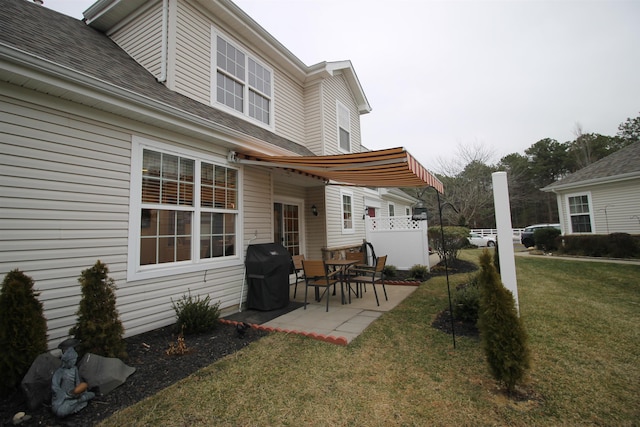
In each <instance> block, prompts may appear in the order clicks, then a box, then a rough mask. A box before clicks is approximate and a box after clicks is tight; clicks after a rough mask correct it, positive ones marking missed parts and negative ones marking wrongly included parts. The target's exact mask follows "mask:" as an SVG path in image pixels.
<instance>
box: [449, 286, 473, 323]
mask: <svg viewBox="0 0 640 427" xmlns="http://www.w3.org/2000/svg"><path fill="white" fill-rule="evenodd" d="M479 305H480V288H479V287H478V276H477V275H471V276H469V281H468V282H467V283H465V284H463V285H460V286H458V287H456V292H455V294H454V296H453V316H454V317H455V318H456V319H459V320H463V321H465V322H473V323H474V324H475V323H476V322H477V321H478V307H479Z"/></svg>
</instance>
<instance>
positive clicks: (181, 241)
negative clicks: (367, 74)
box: [0, 0, 442, 346]
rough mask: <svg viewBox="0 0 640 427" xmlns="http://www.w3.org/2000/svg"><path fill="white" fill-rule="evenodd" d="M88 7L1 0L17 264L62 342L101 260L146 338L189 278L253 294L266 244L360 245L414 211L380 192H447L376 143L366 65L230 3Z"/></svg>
mask: <svg viewBox="0 0 640 427" xmlns="http://www.w3.org/2000/svg"><path fill="white" fill-rule="evenodd" d="M84 16H85V19H84V20H83V21H80V20H76V19H73V18H70V17H68V16H64V15H61V14H59V13H56V12H54V11H51V10H49V9H47V8H46V7H43V6H40V5H37V4H35V3H32V2H29V1H26V0H4V1H3V2H2V8H0V87H1V88H2V90H1V91H0V113H1V118H0V122H1V127H0V159H1V164H2V166H1V171H0V175H1V182H0V198H1V201H0V226H1V228H2V237H1V239H2V246H1V247H0V274H3V275H4V274H6V273H7V272H8V271H10V270H13V269H15V268H19V269H20V270H21V271H24V272H25V273H26V274H28V275H29V276H30V277H32V278H33V279H34V281H35V287H36V288H37V289H38V290H39V291H40V292H41V296H40V298H41V300H42V302H43V304H44V307H45V316H46V318H47V322H48V333H49V345H50V346H55V345H56V344H57V343H59V342H60V341H61V340H63V339H64V338H66V337H67V336H68V331H69V328H70V327H71V326H73V324H74V322H75V312H76V310H77V307H78V302H79V300H80V288H79V284H78V280H77V279H78V276H79V275H80V272H81V271H82V270H84V269H86V268H88V267H89V266H91V265H93V264H94V263H95V262H96V260H98V259H99V260H101V261H102V262H103V263H105V264H107V265H108V267H109V270H110V275H111V277H112V278H114V279H115V282H116V285H117V287H118V290H117V303H118V310H119V313H120V316H121V318H122V322H123V325H124V327H125V330H126V332H125V335H126V336H129V335H135V334H138V333H142V332H145V331H148V330H151V329H154V328H157V327H161V326H165V325H169V324H172V323H173V322H174V321H175V313H174V312H173V310H172V305H171V301H172V299H173V300H177V299H179V298H180V297H181V296H182V295H184V294H186V293H187V292H191V294H192V295H208V296H210V298H211V300H212V301H215V302H218V301H219V302H220V307H221V309H223V311H224V310H232V309H234V307H235V308H237V307H238V305H239V304H240V302H241V299H242V292H243V282H244V277H243V273H244V254H245V251H246V248H247V245H248V244H249V243H266V242H274V241H275V242H281V243H282V244H283V245H284V246H285V247H286V248H287V249H288V250H289V252H290V253H291V254H292V255H293V254H298V253H303V254H305V255H306V256H307V257H308V258H319V257H321V256H322V248H332V247H342V246H348V245H357V244H360V243H361V242H362V239H363V237H364V216H365V215H364V213H365V212H366V213H367V214H369V215H380V216H385V215H387V214H388V212H389V210H395V211H396V212H408V209H409V208H410V201H407V200H406V199H402V198H400V199H399V200H400V202H399V203H397V204H394V202H393V200H385V199H384V197H383V196H382V195H383V194H394V193H393V192H390V191H382V190H380V191H378V190H377V189H384V188H397V187H404V186H433V187H435V188H437V189H439V190H440V191H442V184H441V183H440V182H439V181H438V180H437V179H436V178H434V177H433V176H432V175H431V174H430V173H429V172H428V171H427V170H425V169H424V168H423V167H422V166H421V165H420V164H419V163H418V162H417V161H416V159H414V158H413V157H412V156H411V155H410V154H409V153H407V152H406V151H405V150H404V149H402V148H390V149H388V150H379V151H370V150H367V149H366V148H364V147H363V145H362V141H361V132H360V115H362V114H366V113H368V112H370V111H371V107H370V105H369V102H368V101H367V98H366V96H365V94H364V92H363V89H362V87H361V85H360V83H359V81H358V78H357V76H356V73H355V71H354V68H353V66H352V64H351V62H350V61H341V62H322V63H318V64H316V65H312V66H307V65H305V64H303V63H302V62H301V61H300V60H299V59H298V58H297V57H295V56H294V55H293V54H292V53H291V52H289V51H288V50H287V49H286V48H285V47H283V46H282V45H281V44H280V43H279V42H278V41H277V40H276V39H274V38H273V36H271V35H270V34H269V33H268V32H266V31H265V30H264V29H263V28H262V27H260V26H259V25H258V24H257V23H256V22H254V21H253V20H252V19H251V18H250V17H249V16H247V15H246V14H245V13H244V12H243V11H242V10H240V9H239V8H238V7H237V6H236V5H235V4H234V3H232V2H231V1H229V0H151V1H149V0H127V1H126V2H125V1H116V0H99V1H97V2H96V3H95V4H94V5H93V6H91V7H90V8H89V9H88V10H87V11H85V13H84ZM331 184H341V185H331ZM345 184H347V185H345ZM366 187H368V188H366ZM373 189H376V190H375V191H374V190H373ZM392 208H394V209H392Z"/></svg>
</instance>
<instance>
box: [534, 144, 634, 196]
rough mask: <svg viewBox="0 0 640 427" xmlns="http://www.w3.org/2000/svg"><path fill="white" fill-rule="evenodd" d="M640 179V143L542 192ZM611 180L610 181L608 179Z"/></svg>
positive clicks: (585, 168) (579, 171)
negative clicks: (624, 178)
mask: <svg viewBox="0 0 640 427" xmlns="http://www.w3.org/2000/svg"><path fill="white" fill-rule="evenodd" d="M635 175H637V176H638V177H640V142H635V143H633V144H631V145H628V146H626V147H624V148H622V149H620V150H618V151H616V152H615V153H612V154H610V155H608V156H607V157H604V158H602V159H600V160H598V161H597V162H595V163H592V164H590V165H588V166H585V167H584V168H582V169H580V170H578V171H576V172H574V173H572V174H571V175H568V176H567V177H565V178H563V179H561V180H559V181H556V182H554V183H553V184H550V185H547V186H546V187H544V188H543V189H542V190H543V191H551V190H553V189H557V188H562V187H565V186H566V187H572V186H577V185H580V184H584V183H588V182H603V181H608V180H611V181H613V180H616V179H619V178H622V177H625V176H635ZM608 178H610V179H608Z"/></svg>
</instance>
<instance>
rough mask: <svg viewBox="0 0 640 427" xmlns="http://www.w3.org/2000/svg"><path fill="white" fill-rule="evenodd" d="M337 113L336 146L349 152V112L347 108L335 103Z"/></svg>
mask: <svg viewBox="0 0 640 427" xmlns="http://www.w3.org/2000/svg"><path fill="white" fill-rule="evenodd" d="M337 115H338V147H339V148H340V150H341V151H344V152H347V153H350V152H351V114H350V113H349V109H348V108H347V107H345V106H344V105H342V104H341V103H340V102H338V103H337Z"/></svg>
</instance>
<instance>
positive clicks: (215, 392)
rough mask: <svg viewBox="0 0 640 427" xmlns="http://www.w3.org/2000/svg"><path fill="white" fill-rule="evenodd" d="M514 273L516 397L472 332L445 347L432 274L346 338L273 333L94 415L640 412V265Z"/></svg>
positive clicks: (512, 419)
mask: <svg viewBox="0 0 640 427" xmlns="http://www.w3.org/2000/svg"><path fill="white" fill-rule="evenodd" d="M479 253H480V250H467V251H463V253H462V257H464V258H467V259H472V260H474V261H477V256H478V254H479ZM517 274H518V284H519V299H520V312H521V315H522V319H523V321H524V324H525V327H526V329H527V331H528V333H529V340H530V341H529V344H530V347H531V353H532V369H531V371H530V375H529V378H528V380H527V383H526V384H525V385H524V387H523V388H522V390H523V391H526V392H527V393H528V398H527V399H521V400H511V399H508V398H507V397H506V396H505V395H504V394H503V393H502V391H501V389H500V388H499V387H498V386H497V384H496V383H495V381H494V380H493V379H492V378H491V376H490V374H489V372H488V368H487V366H486V363H485V361H484V356H483V354H482V351H481V349H480V345H479V342H478V341H477V340H475V339H471V338H465V337H458V338H457V348H456V349H455V350H454V349H453V347H452V342H451V336H450V335H447V334H445V333H443V332H441V331H439V330H436V329H434V328H433V327H431V322H432V321H433V319H434V318H435V316H436V315H437V314H438V313H439V312H440V311H441V310H443V309H444V308H446V307H447V306H448V303H447V288H446V281H445V278H444V277H439V278H433V279H430V280H429V281H427V282H425V283H424V284H422V285H421V286H420V288H419V289H418V290H417V291H416V292H414V293H413V294H412V296H410V297H409V298H408V299H407V300H405V301H404V302H403V303H402V304H401V305H399V306H398V307H397V308H395V309H394V310H392V311H391V312H388V313H386V314H385V315H383V316H382V317H381V318H380V319H379V320H378V321H376V322H375V323H374V324H372V325H371V326H370V327H369V328H368V329H367V330H366V331H365V332H364V333H363V334H362V335H361V336H360V337H359V338H357V339H356V340H354V341H353V342H352V343H351V344H350V345H349V346H347V347H341V346H336V345H331V344H327V343H324V342H320V341H315V340H312V339H308V338H304V337H301V336H296V335H286V334H282V333H276V334H272V335H270V336H268V337H265V338H263V339H261V340H260V341H258V342H256V343H254V344H252V345H250V346H249V347H248V348H246V349H244V350H241V351H239V352H237V353H235V354H233V355H231V356H229V357H227V358H226V359H224V360H221V361H219V362H217V363H215V364H213V365H211V366H209V367H207V368H205V369H202V370H201V371H199V372H197V373H195V374H194V375H192V376H190V377H189V378H186V379H185V380H183V381H181V382H179V383H177V384H175V385H173V386H172V387H169V388H167V389H165V390H164V391H163V392H161V393H158V394H157V395H155V396H153V397H151V398H149V399H147V400H145V401H143V402H141V403H139V404H137V405H135V406H133V407H131V408H128V409H126V410H124V411H122V412H120V413H117V414H115V415H114V416H112V417H111V418H109V419H107V420H105V421H104V422H103V424H102V425H103V426H122V425H128V426H156V425H163V426H179V425H180V426H182V425H185V426H186V425H188V426H212V425H216V426H275V425H291V426H395V425H397V426H413V425H420V426H422V425H456V426H458V425H473V426H478V425H522V426H525V425H527V426H528V425H549V426H556V425H616V426H618V425H623V426H624V425H628V426H631V425H637V424H638V423H639V422H640V360H639V355H640V283H639V281H640V266H629V265H619V264H604V263H591V262H579V261H565V260H557V259H551V258H548V257H540V258H537V257H526V258H525V257H522V258H521V257H517ZM466 279H467V275H466V274H461V275H453V276H451V277H450V282H451V288H452V290H453V289H455V286H456V285H457V284H460V283H463V282H465V281H466ZM330 314H331V313H329V315H330Z"/></svg>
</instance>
